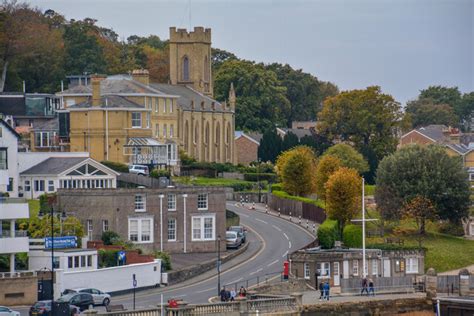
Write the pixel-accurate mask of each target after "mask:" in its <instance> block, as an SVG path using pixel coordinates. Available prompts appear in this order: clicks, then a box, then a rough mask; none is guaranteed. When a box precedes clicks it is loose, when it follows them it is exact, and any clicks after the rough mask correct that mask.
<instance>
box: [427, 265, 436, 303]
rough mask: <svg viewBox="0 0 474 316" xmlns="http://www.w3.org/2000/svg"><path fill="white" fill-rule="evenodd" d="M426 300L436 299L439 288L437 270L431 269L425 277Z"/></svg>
mask: <svg viewBox="0 0 474 316" xmlns="http://www.w3.org/2000/svg"><path fill="white" fill-rule="evenodd" d="M425 287H426V298H427V299H433V298H435V297H436V289H437V287H438V275H437V273H436V270H435V269H433V268H429V269H428V271H427V272H426V276H425Z"/></svg>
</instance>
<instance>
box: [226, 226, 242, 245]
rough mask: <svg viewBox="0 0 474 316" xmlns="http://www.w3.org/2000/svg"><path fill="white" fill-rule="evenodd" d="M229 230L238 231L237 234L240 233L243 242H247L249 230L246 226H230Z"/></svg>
mask: <svg viewBox="0 0 474 316" xmlns="http://www.w3.org/2000/svg"><path fill="white" fill-rule="evenodd" d="M228 230H229V231H233V232H237V234H239V236H240V238H241V239H242V243H245V241H246V240H247V230H246V229H245V227H244V226H230V227H229V229H228Z"/></svg>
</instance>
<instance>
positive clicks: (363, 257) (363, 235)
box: [362, 177, 367, 278]
mask: <svg viewBox="0 0 474 316" xmlns="http://www.w3.org/2000/svg"><path fill="white" fill-rule="evenodd" d="M365 265H366V262H365V179H364V177H362V269H364V270H363V272H362V275H363V276H364V278H365V277H367V274H366V270H365Z"/></svg>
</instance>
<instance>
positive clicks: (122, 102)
mask: <svg viewBox="0 0 474 316" xmlns="http://www.w3.org/2000/svg"><path fill="white" fill-rule="evenodd" d="M100 100H101V101H100V103H101V105H100V107H101V108H103V109H105V108H108V109H110V108H112V109H113V108H115V109H117V108H120V109H126V108H134V109H135V108H142V109H145V106H144V105H141V104H138V103H135V102H133V101H130V100H128V99H127V98H125V97H122V96H119V95H107V96H102V97H101V98H100ZM106 100H107V101H106ZM106 103H107V106H106ZM90 107H92V99H90V98H89V100H87V101H84V102H81V103H77V104H74V105H70V106H68V109H86V108H90Z"/></svg>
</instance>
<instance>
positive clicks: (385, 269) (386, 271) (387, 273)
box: [383, 259, 391, 278]
mask: <svg viewBox="0 0 474 316" xmlns="http://www.w3.org/2000/svg"><path fill="white" fill-rule="evenodd" d="M383 276H384V277H385V278H389V277H390V276H391V272H390V259H383Z"/></svg>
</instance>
